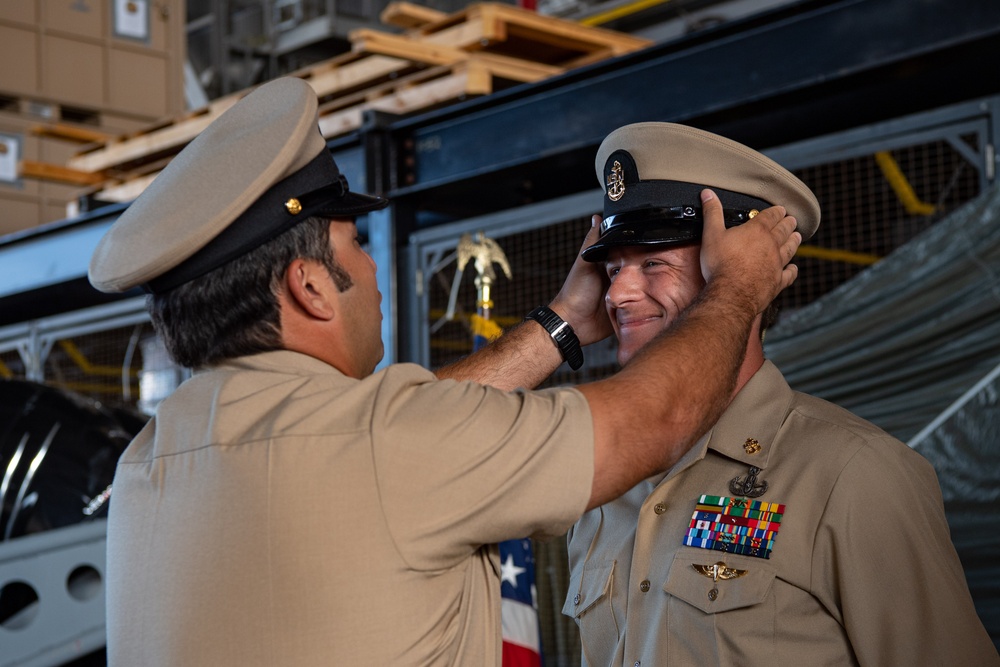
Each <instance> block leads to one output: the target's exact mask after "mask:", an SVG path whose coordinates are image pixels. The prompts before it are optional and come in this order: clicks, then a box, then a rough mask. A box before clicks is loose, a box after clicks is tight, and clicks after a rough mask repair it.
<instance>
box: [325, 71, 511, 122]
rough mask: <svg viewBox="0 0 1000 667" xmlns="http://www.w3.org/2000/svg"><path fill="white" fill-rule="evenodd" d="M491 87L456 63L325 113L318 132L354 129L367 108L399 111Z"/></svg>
mask: <svg viewBox="0 0 1000 667" xmlns="http://www.w3.org/2000/svg"><path fill="white" fill-rule="evenodd" d="M473 69H475V67H473ZM491 91H492V83H491V82H490V83H484V81H483V77H482V74H481V72H480V71H476V72H475V73H474V74H473V76H472V78H471V80H470V75H469V69H468V68H465V67H460V68H457V70H456V71H450V72H449V73H447V74H446V75H445V76H439V77H437V78H433V79H430V80H428V81H423V82H407V83H406V84H404V85H401V86H399V87H397V89H396V90H393V91H392V92H390V93H387V94H385V95H382V96H380V97H374V98H373V99H370V100H366V101H364V102H360V103H358V104H355V105H353V106H351V107H348V108H344V109H338V110H336V111H332V112H330V113H325V114H323V115H321V116H320V118H319V127H320V132H321V133H322V135H323V136H324V137H326V138H331V137H335V136H337V135H339V134H344V133H346V132H351V131H353V130H356V129H357V128H359V127H361V119H362V114H363V112H364V111H365V110H367V109H376V110H379V111H385V112H387V113H394V114H400V115H402V114H407V113H412V112H415V111H420V110H423V109H428V108H430V107H434V106H438V105H440V104H444V103H447V102H453V101H455V100H457V99H461V98H463V97H467V96H469V95H484V94H488V93H489V92H491Z"/></svg>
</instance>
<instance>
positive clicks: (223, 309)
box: [146, 218, 352, 368]
mask: <svg viewBox="0 0 1000 667" xmlns="http://www.w3.org/2000/svg"><path fill="white" fill-rule="evenodd" d="M298 258H302V259H311V260H315V261H318V262H321V263H322V264H323V265H324V266H325V267H326V269H327V271H329V273H330V277H331V278H332V279H333V282H334V284H335V285H336V286H337V289H339V290H340V291H341V292H343V291H344V290H346V289H347V288H349V287H350V286H351V284H352V283H351V277H350V276H349V275H348V274H347V272H346V271H344V269H343V268H342V267H341V266H339V265H338V264H337V263H336V261H335V260H334V258H333V249H332V248H331V247H330V221H329V220H327V219H324V218H309V219H308V220H305V221H303V222H301V223H299V224H298V225H295V226H294V227H292V228H291V229H289V230H288V231H286V232H283V233H282V234H280V235H279V236H276V237H275V238H273V239H271V240H270V241H268V242H267V243H265V244H263V245H261V246H259V247H257V248H255V249H254V250H251V251H250V252H248V253H246V254H245V255H242V256H240V257H237V258H236V259H233V260H232V261H230V262H228V263H226V264H224V265H222V266H220V267H218V268H216V269H213V270H212V271H210V272H209V273H206V274H205V275H203V276H201V277H198V278H195V279H194V280H192V281H190V282H187V283H185V284H183V285H181V286H180V287H177V288H175V289H173V290H171V291H169V292H167V293H166V294H155V295H150V296H149V297H147V300H146V306H147V308H148V309H149V313H150V316H151V317H152V320H153V326H154V327H155V328H156V331H157V333H158V334H159V335H160V337H161V338H162V339H163V343H164V345H165V346H166V348H167V351H168V352H169V353H170V356H171V357H172V358H173V360H174V361H175V362H177V363H178V364H181V365H182V366H185V367H187V368H198V367H200V366H206V365H210V364H215V363H218V362H220V361H223V360H225V359H232V358H234V357H241V356H245V355H249V354H257V353H260V352H268V351H270V350H278V349H281V347H282V342H281V315H280V311H279V309H278V299H277V294H278V289H279V287H280V285H281V282H282V280H283V277H284V274H285V270H286V269H287V268H288V265H289V264H291V263H292V262H293V261H294V260H295V259H298Z"/></svg>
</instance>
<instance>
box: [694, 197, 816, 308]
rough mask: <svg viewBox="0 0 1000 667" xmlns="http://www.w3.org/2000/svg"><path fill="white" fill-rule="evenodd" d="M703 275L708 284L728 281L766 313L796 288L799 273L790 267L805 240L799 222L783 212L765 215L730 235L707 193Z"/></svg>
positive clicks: (718, 204) (771, 211) (772, 210)
mask: <svg viewBox="0 0 1000 667" xmlns="http://www.w3.org/2000/svg"><path fill="white" fill-rule="evenodd" d="M701 206H702V213H703V215H704V219H705V222H704V224H705V229H704V233H703V234H702V245H701V270H702V273H703V274H704V275H705V280H706V281H712V280H717V279H720V278H722V279H724V280H726V281H727V282H728V283H730V284H731V285H733V286H734V287H735V288H736V289H737V290H739V291H740V292H741V293H743V294H745V295H746V296H747V297H748V298H749V299H752V300H753V303H754V304H756V308H757V312H762V311H763V310H764V309H765V308H767V306H768V304H770V303H771V302H772V301H773V300H774V299H775V297H777V296H778V294H779V293H780V292H781V291H782V290H783V289H785V288H786V287H788V286H789V285H791V284H792V283H793V282H795V278H796V276H798V272H799V270H798V267H797V266H795V265H794V264H789V262H790V261H791V259H792V257H793V256H794V255H795V251H796V250H798V247H799V244H800V243H802V235H801V234H799V233H798V232H797V231H795V224H796V221H795V218H793V217H791V216H789V215H786V214H785V209H784V208H783V207H781V206H772V207H771V208H769V209H766V210H764V211H761V212H760V213H758V214H757V216H756V217H754V218H753V219H751V220H748V221H747V222H745V223H743V224H742V225H739V226H737V227H733V228H732V229H726V226H725V223H724V222H723V217H722V203H721V202H720V201H719V198H718V197H716V196H715V193H714V192H712V191H711V190H708V189H706V190H702V193H701Z"/></svg>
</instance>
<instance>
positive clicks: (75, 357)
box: [59, 339, 137, 378]
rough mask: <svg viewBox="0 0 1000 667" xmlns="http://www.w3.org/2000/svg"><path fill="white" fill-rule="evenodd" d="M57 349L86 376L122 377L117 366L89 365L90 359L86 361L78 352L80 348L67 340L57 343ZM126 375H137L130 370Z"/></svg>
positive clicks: (81, 353) (120, 370)
mask: <svg viewBox="0 0 1000 667" xmlns="http://www.w3.org/2000/svg"><path fill="white" fill-rule="evenodd" d="M59 347H61V348H62V349H63V351H64V352H65V353H66V355H67V356H68V357H69V358H70V359H71V360H72V361H73V363H75V364H76V365H77V366H78V367H79V368H80V370H82V371H83V372H84V373H87V374H88V375H100V376H105V377H118V378H120V377H121V376H122V369H121V368H120V367H118V366H102V365H99V364H92V363H90V359H87V357H86V356H85V355H84V354H83V352H81V351H80V348H78V347H77V346H76V343H74V342H73V341H71V340H69V339H66V340H61V341H59ZM128 373H129V376H130V377H135V376H136V375H137V373H136V372H135V371H134V370H132V369H131V368H130V369H129V372H128Z"/></svg>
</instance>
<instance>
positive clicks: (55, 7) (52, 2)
mask: <svg viewBox="0 0 1000 667" xmlns="http://www.w3.org/2000/svg"><path fill="white" fill-rule="evenodd" d="M106 4H107V0H42V19H41V24H42V25H43V26H44V27H45V31H46V32H50V31H56V32H61V33H66V34H68V35H78V36H81V37H91V38H93V39H101V38H103V37H104V32H105V29H104V26H105V25H106V23H105V19H104V12H105V6H106Z"/></svg>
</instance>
